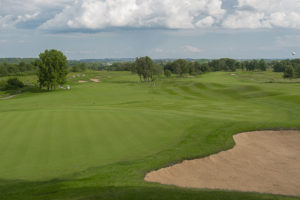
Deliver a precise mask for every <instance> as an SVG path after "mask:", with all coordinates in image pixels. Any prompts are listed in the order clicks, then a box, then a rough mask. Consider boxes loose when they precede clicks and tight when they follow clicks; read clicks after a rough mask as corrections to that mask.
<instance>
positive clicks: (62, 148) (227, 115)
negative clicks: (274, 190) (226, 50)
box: [0, 71, 300, 200]
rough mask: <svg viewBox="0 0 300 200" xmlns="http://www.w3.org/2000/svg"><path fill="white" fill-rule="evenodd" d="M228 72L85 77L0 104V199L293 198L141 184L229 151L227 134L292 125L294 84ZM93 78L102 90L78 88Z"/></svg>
mask: <svg viewBox="0 0 300 200" xmlns="http://www.w3.org/2000/svg"><path fill="white" fill-rule="evenodd" d="M231 74H232V73H228V72H216V73H208V74H204V75H201V76H198V77H193V78H170V79H162V80H160V81H158V82H157V83H156V84H155V85H153V84H150V83H139V81H138V77H137V76H136V75H131V74H130V73H127V72H87V73H86V76H85V77H82V76H81V77H75V78H73V76H74V75H77V74H70V75H69V76H68V81H69V83H68V84H70V85H71V90H70V91H67V90H58V91H55V92H35V91H34V90H33V91H29V92H26V93H24V94H21V95H19V96H16V97H14V98H12V99H9V100H0V127H1V130H0V163H1V165H0V199H1V200H2V199H3V200H4V199H20V200H21V199H22V200H24V199H25V200H26V199H30V200H34V199H81V200H89V199H207V200H208V199H209V200H211V199H212V200H214V199H215V200H219V199H297V198H295V197H294V198H293V197H284V196H279V195H270V194H257V193H242V192H231V191H220V190H205V189H184V188H177V187H174V186H164V185H159V184H156V183H147V182H144V181H143V178H144V175H145V174H146V173H147V172H148V171H151V170H153V169H158V168H161V167H165V166H168V165H171V164H172V163H176V162H179V161H181V160H183V159H192V158H197V157H203V156H206V155H209V154H212V153H216V152H219V151H221V150H225V149H229V148H231V147H232V146H233V145H234V142H233V139H232V135H233V134H235V133H239V132H243V131H251V130H260V129H281V128H283V129H290V128H300V114H299V113H300V94H299V89H300V84H299V83H298V82H297V80H293V81H289V80H283V79H282V78H281V76H282V74H278V73H273V72H263V73H261V72H255V73H252V72H251V73H250V72H241V71H239V72H237V73H236V75H235V76H232V75H231ZM81 75H82V74H81ZM95 77H98V78H99V79H101V83H93V82H88V83H81V84H80V83H78V80H89V79H90V78H95ZM20 79H23V81H26V82H28V83H29V84H35V83H36V79H35V77H33V76H25V77H20ZM270 80H271V81H270ZM287 83H288V84H287ZM298 199H299V198H298Z"/></svg>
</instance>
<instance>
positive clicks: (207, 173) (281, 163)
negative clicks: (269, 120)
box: [145, 131, 300, 196]
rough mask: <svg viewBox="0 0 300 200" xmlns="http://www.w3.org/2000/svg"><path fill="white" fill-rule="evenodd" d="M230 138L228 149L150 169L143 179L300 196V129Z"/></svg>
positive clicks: (209, 187)
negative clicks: (153, 169)
mask: <svg viewBox="0 0 300 200" xmlns="http://www.w3.org/2000/svg"><path fill="white" fill-rule="evenodd" d="M233 138H234V141H235V143H236V145H235V146H234V148H232V149H230V150H227V151H222V152H220V153H217V154H214V155H210V156H208V157H205V158H200V159H195V160H188V161H183V162H182V163H179V164H176V165H173V166H171V167H167V168H163V169H159V170H157V171H152V172H150V173H148V174H147V175H146V177H145V180H146V181H149V182H158V183H161V184H168V185H176V186H180V187H191V188H207V189H222V190H236V191H245V192H246V191H247V192H259V193H272V194H282V195H292V196H300V131H256V132H246V133H240V134H237V135H234V136H233ZM199 148H201V147H199Z"/></svg>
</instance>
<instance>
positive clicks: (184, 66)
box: [173, 59, 189, 76]
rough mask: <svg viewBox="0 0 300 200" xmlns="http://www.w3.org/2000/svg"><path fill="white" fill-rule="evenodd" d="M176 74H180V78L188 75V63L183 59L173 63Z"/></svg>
mask: <svg viewBox="0 0 300 200" xmlns="http://www.w3.org/2000/svg"><path fill="white" fill-rule="evenodd" d="M173 65H174V68H175V73H176V74H179V75H180V76H183V74H185V73H188V71H189V68H188V62H187V61H186V60H183V59H178V60H176V61H174V62H173Z"/></svg>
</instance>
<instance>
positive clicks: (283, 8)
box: [222, 0, 300, 29]
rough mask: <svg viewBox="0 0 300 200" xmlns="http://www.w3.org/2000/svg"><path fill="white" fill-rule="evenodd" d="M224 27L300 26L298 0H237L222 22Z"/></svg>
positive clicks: (299, 2)
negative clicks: (234, 7)
mask: <svg viewBox="0 0 300 200" xmlns="http://www.w3.org/2000/svg"><path fill="white" fill-rule="evenodd" d="M222 25H223V27H226V28H248V29H257V28H276V27H279V28H296V29H299V28H300V1H299V0H264V1H260V0H238V5H237V6H236V10H235V12H234V13H233V14H230V15H228V16H227V17H226V19H225V20H224V21H223V23H222Z"/></svg>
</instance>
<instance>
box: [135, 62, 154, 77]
mask: <svg viewBox="0 0 300 200" xmlns="http://www.w3.org/2000/svg"><path fill="white" fill-rule="evenodd" d="M154 67H155V66H154V62H153V60H152V59H151V58H149V57H148V56H145V57H140V58H136V60H135V69H134V70H135V72H136V73H137V74H138V76H139V77H140V80H141V81H142V80H143V81H150V80H153V75H154V71H155V69H154Z"/></svg>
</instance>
